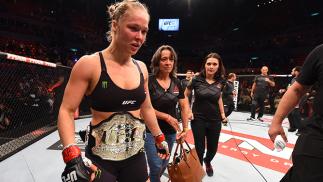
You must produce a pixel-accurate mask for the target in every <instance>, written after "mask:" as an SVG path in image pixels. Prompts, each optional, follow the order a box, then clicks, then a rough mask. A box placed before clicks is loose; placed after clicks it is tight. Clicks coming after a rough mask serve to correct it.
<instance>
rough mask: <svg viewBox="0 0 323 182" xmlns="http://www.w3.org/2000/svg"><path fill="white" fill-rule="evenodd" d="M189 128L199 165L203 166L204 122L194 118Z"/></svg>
mask: <svg viewBox="0 0 323 182" xmlns="http://www.w3.org/2000/svg"><path fill="white" fill-rule="evenodd" d="M191 128H192V132H193V137H194V145H195V149H196V152H197V155H198V157H199V160H200V163H201V165H203V156H204V150H205V121H204V120H202V119H199V118H195V119H194V120H192V121H191Z"/></svg>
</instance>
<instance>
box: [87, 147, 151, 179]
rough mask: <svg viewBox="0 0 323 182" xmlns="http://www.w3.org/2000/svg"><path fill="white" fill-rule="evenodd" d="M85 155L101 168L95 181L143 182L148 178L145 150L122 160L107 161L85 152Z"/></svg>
mask: <svg viewBox="0 0 323 182" xmlns="http://www.w3.org/2000/svg"><path fill="white" fill-rule="evenodd" d="M86 157H87V158H89V159H91V160H92V162H93V163H94V164H95V165H97V167H98V168H100V169H101V171H102V173H101V176H100V178H99V179H96V180H95V182H101V181H102V182H104V181H109V182H116V181H118V182H128V181H134V182H145V181H147V179H148V172H147V162H146V156H145V152H139V153H138V154H136V155H134V156H132V157H130V158H128V159H125V160H123V161H108V160H102V159H101V158H99V157H97V156H94V155H89V154H86Z"/></svg>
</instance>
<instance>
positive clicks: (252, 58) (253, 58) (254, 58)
mask: <svg viewBox="0 0 323 182" xmlns="http://www.w3.org/2000/svg"><path fill="white" fill-rule="evenodd" d="M258 58H259V57H257V56H255V57H251V60H256V59H258Z"/></svg>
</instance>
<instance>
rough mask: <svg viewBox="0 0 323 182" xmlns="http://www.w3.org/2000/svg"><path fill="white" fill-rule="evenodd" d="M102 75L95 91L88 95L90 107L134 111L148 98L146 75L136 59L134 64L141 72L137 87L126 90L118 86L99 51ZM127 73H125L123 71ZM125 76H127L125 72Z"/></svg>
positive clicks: (102, 109)
mask: <svg viewBox="0 0 323 182" xmlns="http://www.w3.org/2000/svg"><path fill="white" fill-rule="evenodd" d="M99 55H100V63H101V75H100V79H99V81H98V83H97V84H96V86H95V88H94V90H93V92H92V93H91V94H90V95H89V96H88V101H89V104H90V107H92V108H93V109H94V110H97V111H102V112H122V111H133V110H137V109H139V108H140V106H141V104H142V103H143V102H144V100H145V98H146V93H145V90H144V76H143V74H142V71H141V69H140V67H139V65H138V63H137V61H136V60H134V59H133V62H134V64H135V65H136V66H137V68H138V70H139V72H140V84H139V86H138V87H137V88H135V89H132V90H126V89H122V88H120V87H118V86H117V85H116V84H115V83H114V82H113V81H112V79H111V78H110V76H109V74H108V73H107V69H106V65H105V62H104V58H103V55H102V52H99ZM122 74H125V73H122ZM125 76H127V75H126V74H125Z"/></svg>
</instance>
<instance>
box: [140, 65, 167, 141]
mask: <svg viewBox="0 0 323 182" xmlns="http://www.w3.org/2000/svg"><path fill="white" fill-rule="evenodd" d="M139 63H140V67H141V70H142V72H143V74H144V78H145V85H144V88H145V92H146V99H145V101H144V102H143V103H142V104H141V107H140V109H141V110H140V112H141V115H142V117H143V119H144V121H145V123H146V125H147V127H148V128H149V130H150V132H151V133H152V134H153V136H158V135H159V134H161V133H162V132H161V130H160V128H159V125H158V122H157V118H156V114H155V110H154V108H153V106H152V105H151V101H150V96H149V89H148V71H147V68H146V65H144V64H143V63H142V62H139Z"/></svg>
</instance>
